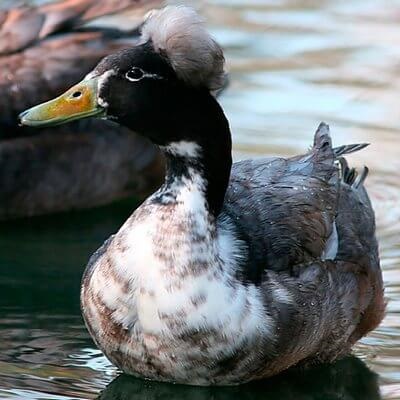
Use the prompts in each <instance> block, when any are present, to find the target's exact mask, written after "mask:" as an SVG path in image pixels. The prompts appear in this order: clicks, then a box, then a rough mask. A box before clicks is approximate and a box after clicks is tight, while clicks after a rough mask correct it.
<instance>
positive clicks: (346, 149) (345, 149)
mask: <svg viewBox="0 0 400 400" xmlns="http://www.w3.org/2000/svg"><path fill="white" fill-rule="evenodd" d="M367 146H369V143H356V144H345V145H343V146H338V147H335V148H334V149H333V152H334V154H335V157H336V158H338V157H340V156H342V155H344V154H350V153H354V152H356V151H358V150H362V149H364V148H365V147H367Z"/></svg>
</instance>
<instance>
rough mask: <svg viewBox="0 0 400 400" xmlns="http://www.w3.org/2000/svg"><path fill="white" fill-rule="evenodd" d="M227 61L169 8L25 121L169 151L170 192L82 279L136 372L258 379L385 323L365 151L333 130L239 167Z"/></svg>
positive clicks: (105, 342)
mask: <svg viewBox="0 0 400 400" xmlns="http://www.w3.org/2000/svg"><path fill="white" fill-rule="evenodd" d="M223 65H224V58H223V53H222V49H221V48H220V47H219V46H218V44H217V43H216V42H215V41H214V40H213V39H212V38H211V36H210V35H209V34H208V32H207V31H206V30H205V29H204V27H203V25H202V24H201V20H200V19H199V17H198V16H197V14H196V13H195V12H194V11H193V10H191V9H189V8H186V7H166V8H164V9H162V10H159V11H154V12H153V13H152V14H150V16H149V17H148V19H147V20H146V22H145V24H144V26H143V27H142V34H141V40H140V41H139V43H138V45H137V46H135V47H133V48H131V49H127V50H123V51H121V52H117V53H115V54H112V55H110V56H108V57H106V58H104V59H103V60H102V61H101V62H100V63H99V64H98V65H97V66H96V68H95V69H94V70H93V71H92V72H91V73H90V74H89V75H87V76H86V78H85V79H84V80H83V81H82V82H80V83H78V84H77V85H75V86H74V87H72V88H71V89H70V90H69V91H67V92H66V93H65V94H64V95H62V96H60V97H58V98H57V99H55V100H52V101H50V102H47V103H44V104H41V105H38V106H36V107H34V108H32V109H30V110H27V111H26V112H24V113H22V114H21V115H20V118H21V122H22V123H23V124H27V125H32V126H43V125H45V126H48V125H49V124H54V123H57V124H60V123H63V122H67V121H70V120H71V119H76V118H79V117H80V116H82V115H84V116H87V115H89V114H90V115H92V116H93V115H97V116H102V117H107V118H110V119H113V120H114V121H116V122H118V123H120V124H122V125H125V126H127V127H130V128H131V129H133V130H135V131H137V132H138V133H140V134H141V135H143V136H145V137H146V138H148V139H149V140H151V141H152V142H153V143H155V144H157V145H158V146H159V147H160V148H161V150H162V151H163V152H164V155H165V157H166V165H167V168H166V174H165V181H164V184H163V185H162V186H161V187H160V188H159V190H157V191H156V192H155V193H154V194H153V195H151V196H150V197H149V198H148V199H147V200H146V201H145V202H144V203H143V204H142V205H141V206H140V207H139V208H138V209H136V211H135V212H134V213H133V214H132V216H131V217H130V218H129V219H128V220H127V221H126V222H125V224H124V225H123V226H122V227H121V229H120V230H119V231H118V232H117V233H116V234H115V235H114V236H112V237H111V238H110V239H109V240H108V241H107V242H105V244H104V245H103V246H102V247H101V248H100V249H99V250H98V251H97V252H96V253H95V254H94V255H93V256H92V258H91V260H90V262H89V264H88V267H87V269H86V271H85V273H84V276H83V280H82V288H81V306H82V314H83V316H84V319H85V322H86V325H87V327H88V330H89V332H90V334H91V336H92V337H93V339H94V341H95V342H96V344H97V345H98V347H99V348H100V349H101V350H102V351H103V352H104V354H105V355H106V356H107V357H108V358H109V359H110V360H111V361H112V362H113V363H114V364H115V365H116V366H118V367H119V368H120V369H121V370H122V371H124V372H126V373H128V374H132V375H135V376H140V377H145V378H148V379H155V380H161V381H171V382H178V383H185V384H193V385H234V384H239V383H244V382H248V381H250V380H253V379H261V378H265V377H269V376H272V375H275V374H277V373H279V372H280V371H283V370H285V369H287V368H289V367H291V366H295V365H299V364H303V365H307V364H310V363H318V362H329V361H333V360H335V359H336V358H339V357H342V356H344V355H345V354H347V353H348V352H349V351H350V348H351V346H352V345H353V344H354V343H355V342H356V341H357V340H358V339H359V338H361V337H362V336H363V335H365V334H366V333H368V332H369V331H370V330H372V329H374V328H375V327H376V326H377V325H378V324H379V322H380V321H381V319H382V317H383V313H384V308H385V305H384V300H383V284H382V275H381V270H380V266H379V255H378V247H377V242H376V238H375V222H374V213H373V210H372V207H371V204H370V201H369V199H368V196H367V193H366V191H365V189H364V186H363V182H364V180H365V178H366V175H367V169H364V170H363V171H361V172H360V173H359V174H358V176H357V172H356V171H355V170H354V169H351V168H349V167H348V165H347V162H346V160H345V158H344V157H343V156H344V155H345V154H347V153H351V152H352V151H356V150H359V149H361V148H363V147H364V146H365V145H348V146H341V147H337V148H333V147H332V143H331V138H330V135H329V128H328V126H327V125H326V124H324V123H322V124H321V125H320V126H319V128H318V130H317V132H316V134H315V138H314V144H313V147H312V149H311V150H310V151H309V152H307V153H306V154H304V155H301V156H297V157H293V158H289V159H284V158H270V159H261V160H247V161H241V162H239V163H236V164H233V166H232V156H231V134H230V128H229V124H228V121H227V119H226V117H225V115H224V112H223V110H222V108H221V107H220V105H219V104H218V102H217V100H216V99H215V97H214V96H213V94H212V92H213V91H214V90H217V89H218V87H220V86H221V84H222V82H223V78H224V68H223ZM94 99H95V100H94ZM59 104H62V107H59ZM71 110H72V111H71Z"/></svg>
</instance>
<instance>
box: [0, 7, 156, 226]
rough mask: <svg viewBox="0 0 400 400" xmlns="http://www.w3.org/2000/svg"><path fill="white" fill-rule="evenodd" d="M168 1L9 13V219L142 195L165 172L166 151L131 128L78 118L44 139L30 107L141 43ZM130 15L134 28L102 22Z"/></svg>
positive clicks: (3, 197) (0, 183)
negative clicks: (24, 123)
mask: <svg viewBox="0 0 400 400" xmlns="http://www.w3.org/2000/svg"><path fill="white" fill-rule="evenodd" d="M160 3H161V1H156V0H152V1H140V0H121V1H118V2H116V1H101V2H98V1H94V0H66V1H61V2H57V3H50V4H45V5H42V6H38V7H27V6H21V7H16V8H11V9H7V10H0V93H1V97H0V219H7V218H14V217H22V216H28V215H38V214H45V213H51V212H56V211H65V210H70V209H77V208H87V207H92V206H97V205H101V204H107V203H110V202H112V201H114V200H117V199H121V198H125V197H128V196H132V195H134V196H137V197H139V198H140V197H143V196H145V195H146V194H148V193H149V191H152V190H154V188H155V187H157V185H158V184H159V183H160V181H161V178H162V174H163V159H162V157H161V155H160V153H159V151H158V150H157V149H156V148H155V147H154V146H153V145H152V144H151V143H150V142H149V141H148V140H146V139H145V138H142V137H140V136H138V135H136V134H135V133H133V132H132V131H131V130H130V129H128V128H124V127H121V126H117V125H115V124H113V123H111V122H107V121H96V120H88V121H78V122H75V123H73V124H71V125H69V126H64V127H52V128H51V129H47V130H45V131H43V132H40V134H38V131H35V132H33V131H32V129H29V128H28V127H18V125H17V123H18V119H17V116H18V114H19V113H20V112H21V110H23V109H25V108H27V107H30V106H32V105H34V104H37V103H38V102H41V101H44V100H47V99H49V98H51V97H54V96H55V95H57V94H59V93H60V92H63V91H64V90H66V89H67V88H68V87H69V86H71V85H72V84H73V83H74V82H76V81H77V80H80V79H82V78H83V76H85V75H86V74H87V73H88V72H89V71H90V70H91V69H92V68H93V67H94V66H95V65H96V64H97V62H98V61H99V60H100V59H101V58H102V57H104V56H105V55H106V54H109V53H110V52H114V51H117V50H119V49H123V48H126V47H128V46H132V44H133V43H135V41H136V40H137V37H138V32H137V27H138V26H139V25H140V24H141V22H142V17H143V14H144V13H145V12H146V11H147V10H148V9H149V8H151V7H154V6H155V5H159V4H160ZM122 11H124V12H129V17H126V19H127V20H129V24H130V30H129V31H123V30H119V29H114V28H109V27H107V26H106V24H105V22H104V20H103V21H98V20H96V21H92V22H91V25H90V26H86V25H85V24H86V23H87V22H89V21H91V20H93V19H95V18H98V17H101V16H104V15H108V14H113V13H119V14H118V16H119V19H118V21H119V22H120V23H121V24H122V23H123V22H124V18H123V16H122V15H121V12H122Z"/></svg>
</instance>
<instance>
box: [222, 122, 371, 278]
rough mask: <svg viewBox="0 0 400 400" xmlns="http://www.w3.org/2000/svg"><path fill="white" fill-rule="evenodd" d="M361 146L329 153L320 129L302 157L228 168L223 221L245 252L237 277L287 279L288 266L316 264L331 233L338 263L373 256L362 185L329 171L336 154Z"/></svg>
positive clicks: (333, 167) (323, 128)
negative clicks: (278, 275) (351, 245)
mask: <svg viewBox="0 0 400 400" xmlns="http://www.w3.org/2000/svg"><path fill="white" fill-rule="evenodd" d="M363 147H365V145H350V146H341V147H340V148H336V149H339V150H336V149H334V148H332V143H331V138H330V135H329V127H328V125H326V124H324V123H321V125H320V126H319V127H318V130H317V132H316V134H315V138H314V146H313V147H312V149H311V150H310V151H309V152H308V153H307V154H305V155H302V156H296V157H292V158H289V159H283V158H275V159H264V160H246V161H242V162H238V163H235V164H234V166H233V169H232V174H231V180H230V185H229V188H228V191H227V193H226V198H225V204H224V208H223V215H224V218H229V219H231V221H232V224H233V225H234V226H235V229H236V232H237V235H238V236H239V237H240V238H241V239H242V240H243V241H244V243H245V244H246V245H247V247H248V254H249V257H248V260H246V263H245V265H243V266H242V268H241V270H240V271H238V274H239V275H241V276H242V278H243V279H246V280H250V281H253V282H260V281H262V279H263V276H264V271H265V270H266V269H269V270H274V271H278V272H285V273H289V274H290V273H292V268H293V266H295V265H298V264H302V263H308V262H312V261H313V260H318V259H321V258H323V257H324V254H326V253H325V252H326V248H327V246H328V247H329V246H331V245H332V244H331V243H330V242H331V241H332V237H334V236H335V235H336V234H337V237H338V239H337V240H338V241H339V245H338V254H339V255H341V256H342V257H345V258H346V256H349V259H354V257H355V256H356V254H357V255H359V254H360V253H361V252H362V251H367V250H370V251H372V252H373V253H376V254H377V249H376V241H375V237H374V229H375V226H374V222H373V212H372V208H371V205H370V202H369V199H368V196H367V195H366V192H365V189H364V188H363V187H362V182H360V181H359V182H358V187H355V186H354V185H351V184H353V183H354V180H353V181H351V184H349V183H348V182H347V181H346V180H345V179H344V177H343V175H342V174H341V171H340V169H339V168H338V167H337V165H336V159H337V157H338V156H339V155H340V156H341V155H343V154H347V153H349V152H352V151H356V149H357V150H358V149H361V148H363ZM360 202H361V205H360ZM352 213H354V216H355V217H354V218H353V217H352ZM336 229H337V232H336ZM361 230H362V231H363V232H364V233H362V232H361ZM350 240H352V241H356V242H357V243H360V242H362V243H360V245H359V246H358V250H357V251H356V250H354V249H353V250H352V251H351V252H350V251H349V250H348V249H347V245H346V243H347V242H350ZM355 247H356V248H357V245H356V246H355Z"/></svg>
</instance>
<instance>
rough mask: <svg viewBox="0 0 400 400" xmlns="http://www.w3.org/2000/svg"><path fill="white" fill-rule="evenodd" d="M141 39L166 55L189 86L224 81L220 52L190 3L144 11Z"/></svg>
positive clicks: (215, 84)
mask: <svg viewBox="0 0 400 400" xmlns="http://www.w3.org/2000/svg"><path fill="white" fill-rule="evenodd" d="M142 38H143V40H144V41H148V40H151V42H152V43H153V46H154V48H155V50H156V51H159V52H161V53H162V54H163V55H165V56H166V57H168V60H169V62H170V63H171V65H172V67H173V68H174V70H175V72H176V74H177V75H178V77H179V78H180V79H182V80H184V81H185V82H186V83H188V84H190V85H193V86H206V87H208V88H209V89H210V90H212V91H214V90H218V89H220V88H221V87H222V86H223V83H224V78H225V74H224V55H223V52H222V49H221V47H220V46H219V45H218V43H216V42H215V40H214V39H213V38H212V37H211V35H210V34H209V33H208V32H207V30H206V29H205V26H204V21H203V19H202V18H201V17H200V16H199V15H198V14H197V13H196V12H195V11H194V10H193V9H192V8H190V7H186V6H167V7H165V8H162V9H160V10H152V11H150V12H149V13H148V15H147V19H146V22H145V24H144V25H143V28H142Z"/></svg>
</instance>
